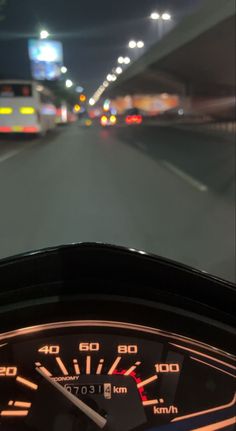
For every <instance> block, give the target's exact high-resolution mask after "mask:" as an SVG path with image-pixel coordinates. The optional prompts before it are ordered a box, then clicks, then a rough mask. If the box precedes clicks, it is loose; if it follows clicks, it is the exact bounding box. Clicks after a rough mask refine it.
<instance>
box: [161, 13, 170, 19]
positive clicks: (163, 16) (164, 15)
mask: <svg viewBox="0 0 236 431" xmlns="http://www.w3.org/2000/svg"><path fill="white" fill-rule="evenodd" d="M161 19H163V21H170V20H171V15H170V14H169V13H168V12H165V13H163V14H162V15H161Z"/></svg>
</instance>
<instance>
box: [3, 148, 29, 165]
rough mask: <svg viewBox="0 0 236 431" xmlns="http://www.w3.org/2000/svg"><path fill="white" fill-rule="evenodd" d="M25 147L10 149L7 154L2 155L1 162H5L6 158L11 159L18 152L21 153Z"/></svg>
mask: <svg viewBox="0 0 236 431" xmlns="http://www.w3.org/2000/svg"><path fill="white" fill-rule="evenodd" d="M23 150H24V148H20V149H18V150H12V151H9V152H8V153H7V154H4V155H3V156H0V163H2V162H5V161H6V160H8V159H10V158H11V157H14V156H16V154H19V153H21V151H23Z"/></svg>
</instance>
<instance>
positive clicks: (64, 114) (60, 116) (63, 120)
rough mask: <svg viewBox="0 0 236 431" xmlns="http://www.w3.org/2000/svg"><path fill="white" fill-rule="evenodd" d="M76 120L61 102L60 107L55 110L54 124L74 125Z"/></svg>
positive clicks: (64, 103)
mask: <svg viewBox="0 0 236 431" xmlns="http://www.w3.org/2000/svg"><path fill="white" fill-rule="evenodd" d="M76 120H77V116H76V115H75V114H74V113H73V112H72V110H71V109H70V108H69V106H68V105H67V103H66V102H62V103H61V105H60V106H58V107H57V108H56V124H58V125H62V124H68V123H74V122H75V121H76Z"/></svg>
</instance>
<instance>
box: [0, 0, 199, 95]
mask: <svg viewBox="0 0 236 431" xmlns="http://www.w3.org/2000/svg"><path fill="white" fill-rule="evenodd" d="M1 2H2V3H3V0H0V4H1ZM201 3H203V0H119V1H115V0H100V1H99V0H6V6H3V7H2V10H0V17H1V15H3V16H4V19H2V20H1V18H0V78H29V77H30V67H29V61H28V51H27V39H28V38H30V37H37V36H38V34H39V30H40V29H42V28H46V29H47V30H48V31H49V32H50V34H51V35H52V37H53V38H55V39H58V40H60V41H62V43H63V47H64V64H65V65H66V66H67V67H68V69H69V73H68V77H69V78H71V79H72V80H74V81H75V82H76V83H78V84H81V85H83V86H84V87H85V89H86V90H87V91H88V93H89V94H92V92H93V91H94V90H96V89H97V87H98V86H99V85H100V84H101V83H102V82H103V81H104V79H105V77H106V75H107V74H108V73H109V72H110V71H111V69H112V67H114V66H115V65H116V60H117V57H118V56H119V55H130V56H131V57H132V52H131V50H129V49H128V48H127V43H128V41H129V40H130V39H132V38H134V39H136V40H137V39H141V40H144V42H145V43H146V44H147V45H150V44H152V43H153V42H154V41H155V39H156V38H157V31H156V28H155V25H156V24H157V23H156V22H155V23H154V22H151V21H150V19H149V15H150V13H151V12H152V11H153V10H157V11H160V12H165V11H168V12H170V13H171V14H172V15H173V23H167V25H169V26H171V25H173V24H175V23H177V22H179V21H180V20H181V19H182V18H183V16H184V15H186V14H189V13H191V11H193V10H194V9H196V8H197V7H199V5H200V4H201Z"/></svg>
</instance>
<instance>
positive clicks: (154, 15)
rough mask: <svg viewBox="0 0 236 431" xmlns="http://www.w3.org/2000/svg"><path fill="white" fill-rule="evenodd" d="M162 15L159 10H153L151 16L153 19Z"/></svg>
mask: <svg viewBox="0 0 236 431" xmlns="http://www.w3.org/2000/svg"><path fill="white" fill-rule="evenodd" d="M160 17H161V16H160V14H159V13H158V12H152V13H151V15H150V18H151V19H153V20H157V19H160Z"/></svg>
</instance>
